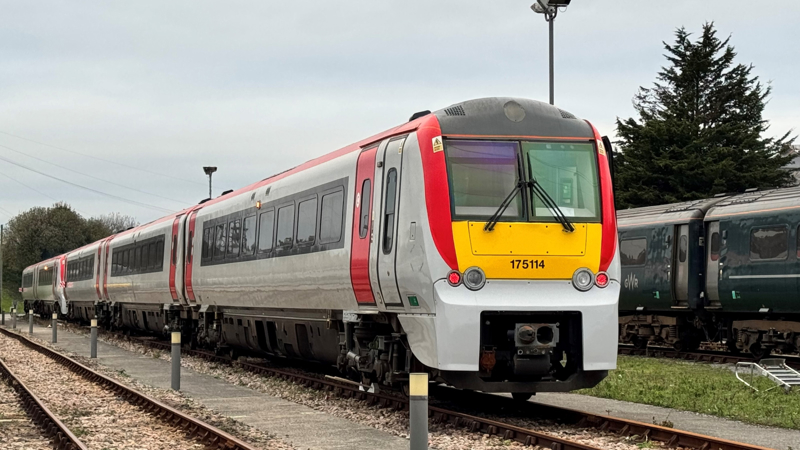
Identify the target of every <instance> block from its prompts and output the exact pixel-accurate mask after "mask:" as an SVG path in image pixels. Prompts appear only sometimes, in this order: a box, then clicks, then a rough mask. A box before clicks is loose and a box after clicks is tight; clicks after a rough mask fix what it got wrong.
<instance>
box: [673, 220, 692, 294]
mask: <svg viewBox="0 0 800 450" xmlns="http://www.w3.org/2000/svg"><path fill="white" fill-rule="evenodd" d="M673 247H674V251H673V257H672V264H673V267H675V270H674V273H675V275H674V276H673V277H672V288H673V289H672V292H674V301H673V307H678V308H687V307H688V306H689V225H688V224H685V225H676V226H675V245H674V246H673Z"/></svg>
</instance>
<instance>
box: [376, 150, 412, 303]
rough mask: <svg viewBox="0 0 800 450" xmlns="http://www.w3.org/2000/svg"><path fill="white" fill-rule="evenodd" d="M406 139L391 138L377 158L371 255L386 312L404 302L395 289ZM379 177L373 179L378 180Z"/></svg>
mask: <svg viewBox="0 0 800 450" xmlns="http://www.w3.org/2000/svg"><path fill="white" fill-rule="evenodd" d="M404 142H405V136H403V137H400V138H394V139H392V140H390V141H389V142H388V144H387V145H386V147H385V149H384V151H383V154H382V155H380V157H379V158H378V160H379V161H381V160H382V162H383V164H382V167H380V168H376V171H382V174H383V177H382V183H381V191H380V192H381V196H380V206H381V207H380V209H379V221H378V222H379V225H378V228H377V229H376V239H375V240H374V245H373V247H374V249H373V251H374V252H375V253H374V254H376V255H377V258H376V271H377V281H378V290H379V291H380V297H381V299H382V300H383V304H384V306H385V307H387V308H403V300H402V298H401V296H400V291H399V289H398V287H397V274H396V273H395V266H396V264H397V245H396V241H397V228H398V227H397V217H398V215H399V210H400V192H401V189H400V187H401V186H400V179H401V177H400V174H401V171H402V163H403V143H404ZM377 178H378V177H376V179H377Z"/></svg>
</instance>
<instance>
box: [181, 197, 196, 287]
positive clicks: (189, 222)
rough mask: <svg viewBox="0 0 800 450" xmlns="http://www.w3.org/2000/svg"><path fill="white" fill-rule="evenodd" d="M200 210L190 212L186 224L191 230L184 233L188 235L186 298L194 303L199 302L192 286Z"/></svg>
mask: <svg viewBox="0 0 800 450" xmlns="http://www.w3.org/2000/svg"><path fill="white" fill-rule="evenodd" d="M198 212H199V210H198V209H196V210H194V211H192V212H190V213H189V218H188V219H187V221H186V224H187V225H188V227H189V231H188V232H187V233H184V236H186V244H185V246H184V248H185V249H186V258H185V267H184V279H183V286H184V289H185V290H186V291H185V294H186V299H187V300H188V301H190V302H192V303H195V302H197V300H196V299H195V296H194V288H193V287H192V269H193V267H194V237H195V231H194V230H195V220H196V219H197V213H198Z"/></svg>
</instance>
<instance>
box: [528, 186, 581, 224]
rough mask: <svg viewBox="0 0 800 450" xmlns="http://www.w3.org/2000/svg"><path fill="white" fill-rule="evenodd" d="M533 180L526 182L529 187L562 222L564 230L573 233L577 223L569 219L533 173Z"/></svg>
mask: <svg viewBox="0 0 800 450" xmlns="http://www.w3.org/2000/svg"><path fill="white" fill-rule="evenodd" d="M530 177H531V180H530V181H528V182H527V183H526V184H527V185H528V187H529V188H531V192H532V193H534V194H535V195H536V196H537V197H539V200H541V201H542V203H544V205H545V206H547V209H549V210H550V213H551V214H553V217H555V218H556V220H558V221H559V222H560V223H561V226H562V227H564V231H566V232H568V233H572V232H573V231H575V225H573V224H572V222H570V221H569V219H567V216H566V215H564V211H561V208H559V207H558V205H557V204H556V202H555V200H553V197H550V194H548V193H547V191H545V190H544V188H543V187H542V185H541V184H539V182H538V181H536V178H534V177H533V174H530Z"/></svg>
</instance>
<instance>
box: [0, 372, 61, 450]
mask: <svg viewBox="0 0 800 450" xmlns="http://www.w3.org/2000/svg"><path fill="white" fill-rule="evenodd" d="M0 442H2V443H3V448H5V449H20V450H22V449H24V450H44V449H52V448H53V444H52V443H51V442H50V439H49V438H48V437H47V436H45V435H44V434H42V431H41V429H40V428H39V427H38V426H36V424H34V423H33V421H32V420H31V419H30V418H29V417H28V415H27V413H26V412H25V410H24V409H22V402H21V401H20V398H19V396H18V395H17V392H16V391H15V390H14V389H12V388H11V386H9V385H8V384H7V383H6V382H5V381H0Z"/></svg>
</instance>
